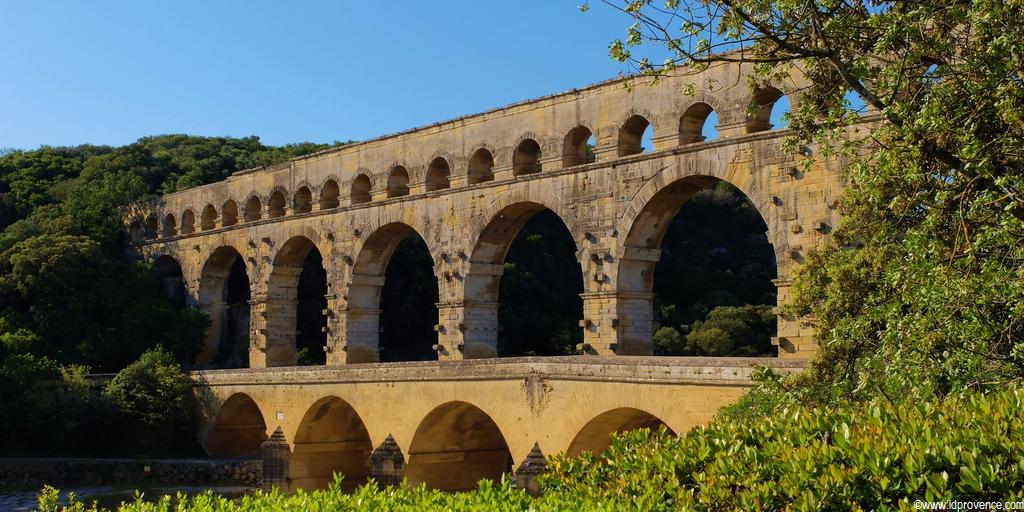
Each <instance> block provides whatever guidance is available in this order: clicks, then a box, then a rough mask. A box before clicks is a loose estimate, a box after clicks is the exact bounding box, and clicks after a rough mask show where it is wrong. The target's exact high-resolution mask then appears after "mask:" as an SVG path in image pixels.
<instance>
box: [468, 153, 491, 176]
mask: <svg viewBox="0 0 1024 512" xmlns="http://www.w3.org/2000/svg"><path fill="white" fill-rule="evenodd" d="M493 169H494V156H493V155H491V152H490V151H487V150H486V149H484V148H480V149H478V150H476V152H474V153H473V156H472V157H471V158H470V159H469V184H470V185H476V184H477V183H483V182H485V181H492V180H493V179H494V171H493Z"/></svg>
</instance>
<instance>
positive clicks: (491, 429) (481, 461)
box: [405, 402, 512, 491]
mask: <svg viewBox="0 0 1024 512" xmlns="http://www.w3.org/2000/svg"><path fill="white" fill-rule="evenodd" d="M511 471H512V456H511V454H510V453H509V449H508V444H507V443H506V442H505V436H504V435H502V433H501V430H500V429H499V428H498V425H497V424H496V423H495V422H494V420H493V419H491V417H490V416H488V415H487V413H485V412H484V411H482V410H480V409H479V408H477V407H476V406H474V405H472V404H468V403H466V402H448V403H446V404H444V405H441V406H440V407H438V408H436V409H434V410H433V411H431V412H430V414H428V415H427V416H426V417H425V418H423V421H421V422H420V425H419V427H418V428H417V429H416V435H415V436H413V439H412V443H411V445H410V446H409V464H408V465H407V466H406V467H405V476H406V477H407V478H408V479H409V482H410V483H412V484H413V485H419V484H421V483H422V484H425V485H426V486H427V488H430V489H440V490H443V491H465V490H470V489H475V488H476V486H477V482H479V481H480V480H482V479H484V478H487V479H490V480H491V481H494V482H497V481H499V480H500V479H501V477H502V475H503V474H506V473H510V472H511Z"/></svg>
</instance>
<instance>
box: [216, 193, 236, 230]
mask: <svg viewBox="0 0 1024 512" xmlns="http://www.w3.org/2000/svg"><path fill="white" fill-rule="evenodd" d="M220 211H221V215H220V218H221V221H220V225H221V226H234V225H235V224H238V203H236V202H235V200H234V199H228V200H227V201H225V202H224V206H223V207H221V209H220Z"/></svg>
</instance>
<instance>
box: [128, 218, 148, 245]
mask: <svg viewBox="0 0 1024 512" xmlns="http://www.w3.org/2000/svg"><path fill="white" fill-rule="evenodd" d="M143 230H144V228H143V227H142V221H141V220H139V219H135V220H133V221H132V222H131V224H129V225H128V239H129V240H131V241H132V243H136V244H137V243H139V242H141V241H142V240H143Z"/></svg>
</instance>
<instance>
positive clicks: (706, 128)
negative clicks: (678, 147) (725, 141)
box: [679, 103, 718, 144]
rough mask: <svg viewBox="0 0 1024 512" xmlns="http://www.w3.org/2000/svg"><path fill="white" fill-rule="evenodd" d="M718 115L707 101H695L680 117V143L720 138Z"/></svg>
mask: <svg viewBox="0 0 1024 512" xmlns="http://www.w3.org/2000/svg"><path fill="white" fill-rule="evenodd" d="M717 124H718V115H716V114H715V110H714V109H713V108H711V105H708V104H707V103H694V104H693V105H690V107H689V108H687V109H686V112H684V113H683V117H681V118H679V143H680V144H692V143H694V142H703V141H705V140H711V139H716V138H718V129H717V128H716V125H717Z"/></svg>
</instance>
